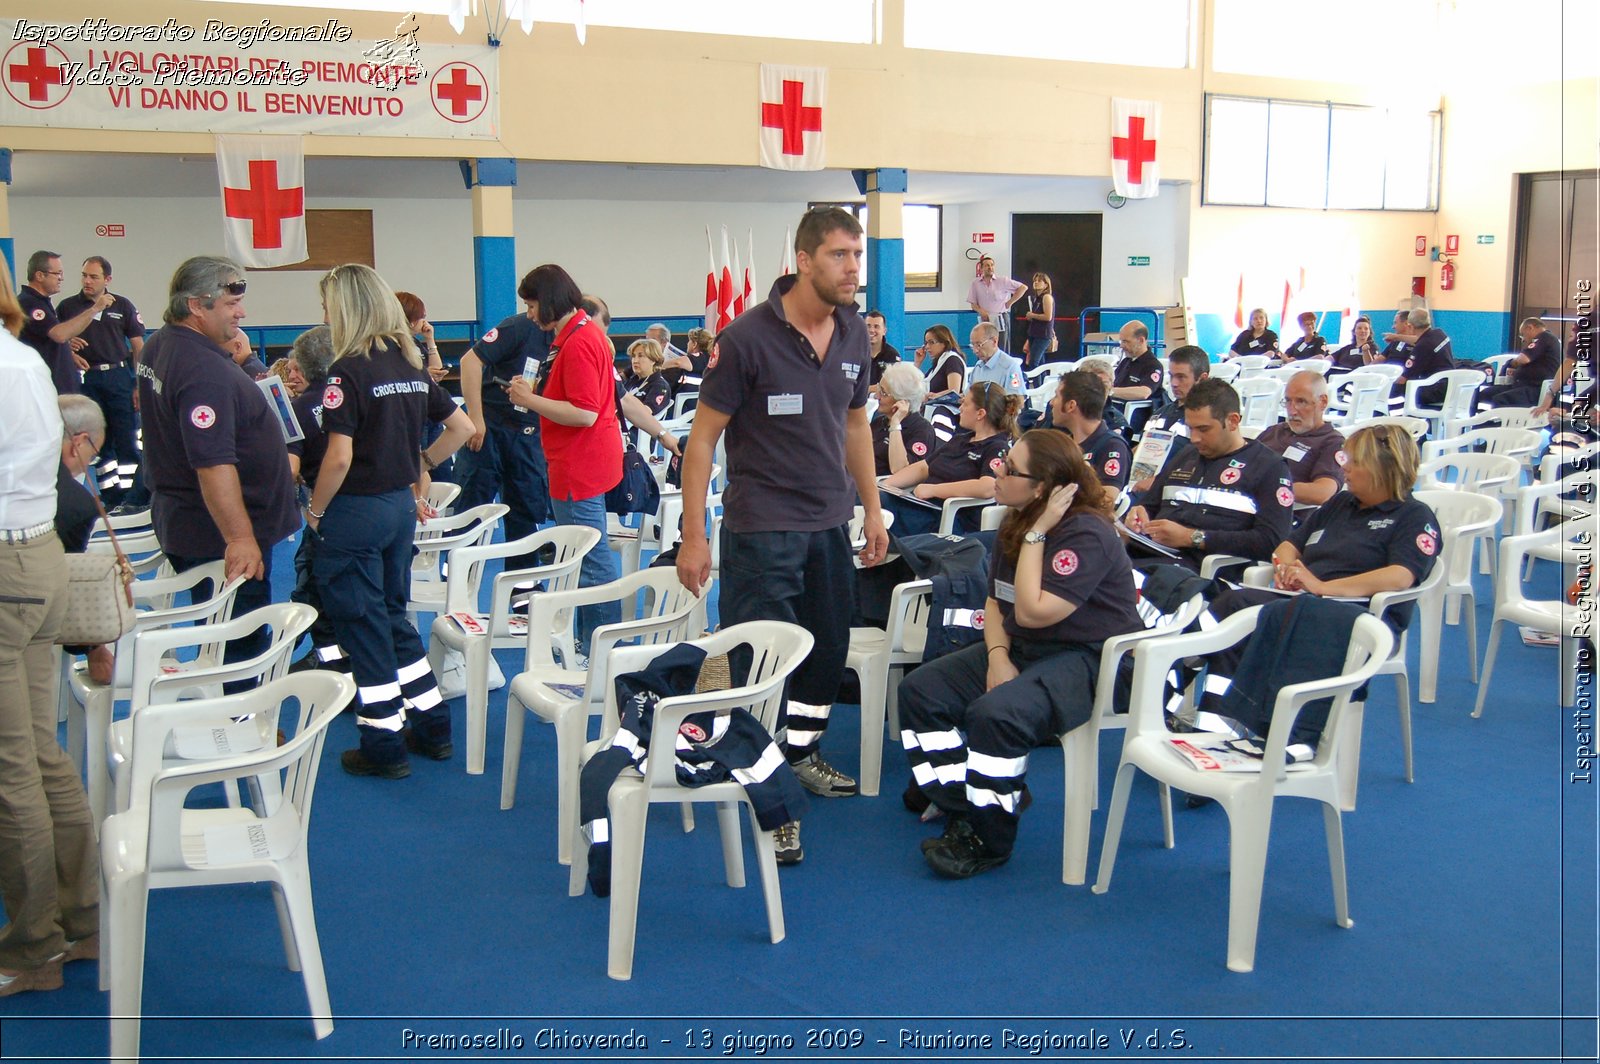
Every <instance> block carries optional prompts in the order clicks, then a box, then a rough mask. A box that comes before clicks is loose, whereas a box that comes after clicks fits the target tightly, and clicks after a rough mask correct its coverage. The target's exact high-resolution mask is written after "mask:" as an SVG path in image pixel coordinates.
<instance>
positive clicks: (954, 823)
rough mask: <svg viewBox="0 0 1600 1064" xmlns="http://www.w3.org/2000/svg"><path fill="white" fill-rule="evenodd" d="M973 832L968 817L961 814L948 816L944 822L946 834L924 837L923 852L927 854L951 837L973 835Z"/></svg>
mask: <svg viewBox="0 0 1600 1064" xmlns="http://www.w3.org/2000/svg"><path fill="white" fill-rule="evenodd" d="M971 834H972V824H971V823H969V822H968V821H967V818H966V817H964V816H959V815H957V816H950V817H947V818H945V823H944V834H942V835H935V836H933V837H932V838H927V839H923V840H922V852H923V853H924V854H926V853H927V852H928V851H929V850H931V849H933V848H934V847H935V846H938V845H940V844H942V843H944V842H946V841H948V840H950V839H954V838H959V837H962V836H966V835H971Z"/></svg>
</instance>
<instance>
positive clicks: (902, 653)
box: [844, 580, 933, 798]
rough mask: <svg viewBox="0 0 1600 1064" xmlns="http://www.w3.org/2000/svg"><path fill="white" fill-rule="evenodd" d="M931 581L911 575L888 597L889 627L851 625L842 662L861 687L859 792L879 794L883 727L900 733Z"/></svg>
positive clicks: (930, 596) (923, 631)
mask: <svg viewBox="0 0 1600 1064" xmlns="http://www.w3.org/2000/svg"><path fill="white" fill-rule="evenodd" d="M932 602H933V581H931V580H910V581H907V582H906V583H903V584H899V585H896V587H895V589H894V591H893V592H892V593H891V594H890V596H889V622H888V624H889V626H888V628H872V627H862V628H852V629H850V652H849V654H848V655H847V656H846V658H845V663H844V667H845V668H846V669H848V670H850V671H851V672H853V673H855V674H856V680H857V681H858V683H859V685H860V688H861V793H862V794H864V795H866V796H867V797H869V798H870V797H872V796H874V795H876V794H877V793H878V786H879V783H880V782H881V780H882V778H883V728H884V723H885V720H887V722H888V726H889V734H891V735H895V736H898V735H899V734H900V709H899V706H900V680H901V678H902V677H904V676H905V667H906V666H907V665H916V664H919V663H920V662H921V661H922V652H923V648H924V646H925V645H926V644H927V641H928V607H929V606H930V605H932Z"/></svg>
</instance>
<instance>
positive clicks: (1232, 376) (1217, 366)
mask: <svg viewBox="0 0 1600 1064" xmlns="http://www.w3.org/2000/svg"><path fill="white" fill-rule="evenodd" d="M1242 370H1243V367H1242V366H1240V365H1239V364H1238V363H1237V362H1213V363H1211V372H1210V373H1209V374H1208V376H1210V377H1212V378H1213V379H1215V380H1219V381H1227V382H1228V383H1229V384H1232V383H1233V382H1234V381H1236V380H1238V379H1239V375H1240V373H1241V371H1242Z"/></svg>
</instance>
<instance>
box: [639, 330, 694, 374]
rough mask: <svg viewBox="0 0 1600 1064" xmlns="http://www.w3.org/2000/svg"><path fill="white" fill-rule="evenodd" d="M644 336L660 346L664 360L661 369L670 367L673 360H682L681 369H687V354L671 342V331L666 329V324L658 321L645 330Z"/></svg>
mask: <svg viewBox="0 0 1600 1064" xmlns="http://www.w3.org/2000/svg"><path fill="white" fill-rule="evenodd" d="M644 334H645V336H647V337H648V338H650V339H651V340H654V341H655V342H656V343H658V344H660V345H661V354H662V356H663V357H664V358H665V361H664V362H663V363H662V366H663V368H665V367H667V366H670V365H672V364H673V362H672V360H673V359H675V358H681V359H683V364H682V365H683V368H688V367H689V352H687V351H685V350H684V349H683V348H681V347H679V346H678V345H677V344H675V343H673V342H672V330H671V329H669V328H667V326H666V323H664V322H659V321H658V322H656V323H655V324H653V325H651V326H650V328H648V329H646V330H645V331H644Z"/></svg>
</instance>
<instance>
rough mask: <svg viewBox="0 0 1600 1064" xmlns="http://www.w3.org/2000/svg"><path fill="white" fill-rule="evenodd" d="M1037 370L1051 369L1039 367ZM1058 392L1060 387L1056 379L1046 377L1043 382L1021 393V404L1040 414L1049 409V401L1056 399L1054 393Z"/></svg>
mask: <svg viewBox="0 0 1600 1064" xmlns="http://www.w3.org/2000/svg"><path fill="white" fill-rule="evenodd" d="M1039 368H1040V369H1042V370H1049V369H1051V368H1052V367H1050V366H1040V367H1039ZM1036 372H1037V371H1036ZM1060 390H1061V385H1060V383H1059V382H1058V381H1057V380H1056V378H1055V377H1051V376H1046V377H1045V379H1044V380H1041V381H1038V382H1037V383H1035V384H1033V385H1032V386H1030V387H1029V388H1028V389H1027V391H1025V392H1023V393H1022V398H1023V402H1024V403H1025V404H1026V406H1027V408H1028V409H1030V410H1036V411H1038V412H1039V413H1041V414H1042V413H1044V412H1045V410H1046V409H1048V408H1049V406H1050V400H1052V399H1054V398H1055V397H1056V392H1058V391H1060Z"/></svg>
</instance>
